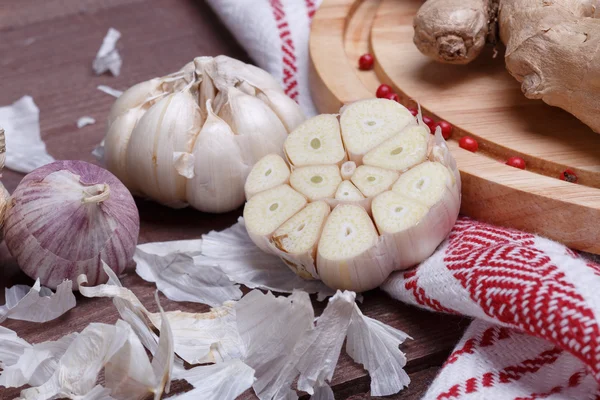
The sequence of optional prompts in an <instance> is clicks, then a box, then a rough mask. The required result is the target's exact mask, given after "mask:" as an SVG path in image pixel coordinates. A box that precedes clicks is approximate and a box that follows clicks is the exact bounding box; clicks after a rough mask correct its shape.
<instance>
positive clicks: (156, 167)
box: [104, 56, 305, 213]
mask: <svg viewBox="0 0 600 400" xmlns="http://www.w3.org/2000/svg"><path fill="white" fill-rule="evenodd" d="M304 119H305V117H304V115H303V113H302V112H301V110H300V108H299V106H298V105H297V104H296V103H295V102H294V101H293V100H291V99H290V98H289V97H287V96H286V95H285V94H284V92H283V90H282V89H281V87H280V86H279V85H278V83H277V82H276V81H275V79H274V78H273V77H272V76H270V75H269V74H268V73H267V72H265V71H263V70H261V69H259V68H257V67H254V66H252V65H248V64H244V63H242V62H240V61H238V60H234V59H231V58H229V57H226V56H218V57H214V58H213V57H197V58H196V59H194V61H193V62H190V63H188V64H186V65H185V66H184V67H183V68H182V69H181V70H180V71H178V72H175V73H173V74H170V75H167V76H164V77H161V78H154V79H151V80H149V81H146V82H142V83H139V84H137V85H134V86H132V87H131V88H130V89H129V90H127V91H126V92H125V93H123V95H122V96H120V97H119V98H118V99H117V101H115V103H114V105H113V107H112V109H111V111H110V115H109V122H108V129H107V134H106V137H105V140H104V156H105V161H106V165H107V167H108V169H109V170H110V171H111V172H113V173H114V174H115V175H116V176H117V177H118V178H119V179H120V180H121V181H123V182H124V183H125V185H126V186H127V187H128V188H129V189H130V190H131V191H132V192H134V193H135V194H138V195H140V196H145V197H149V198H151V199H153V200H155V201H157V202H159V203H161V204H165V205H167V206H170V207H174V208H178V207H185V206H187V205H191V206H192V207H194V208H196V209H198V210H200V211H204V212H213V213H221V212H227V211H231V210H234V209H236V208H237V207H239V206H240V205H242V204H243V202H244V199H245V194H244V182H245V180H246V177H247V176H248V174H249V172H250V168H251V167H252V165H254V164H255V163H256V162H257V161H258V160H259V159H260V158H262V157H263V156H265V155H267V154H269V153H277V154H280V155H283V143H284V141H285V139H286V137H287V134H288V133H289V132H290V131H291V130H293V129H295V128H296V126H297V125H299V124H300V123H302V122H303V121H304Z"/></svg>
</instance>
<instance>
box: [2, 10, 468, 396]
mask: <svg viewBox="0 0 600 400" xmlns="http://www.w3.org/2000/svg"><path fill="white" fill-rule="evenodd" d="M109 27H114V28H116V29H118V30H120V31H121V33H122V34H123V36H122V38H121V40H120V41H119V43H118V48H119V50H120V52H121V55H122V57H123V68H122V71H121V75H120V76H119V77H116V78H115V77H112V76H108V75H105V76H100V77H97V76H95V75H94V74H93V71H92V69H91V63H92V60H93V58H94V56H95V53H96V51H97V50H98V48H99V46H100V43H101V41H102V38H103V37H104V35H105V34H106V31H107V30H108V28H109ZM0 37H1V40H0V105H6V104H10V103H12V102H14V101H15V100H17V99H19V98H20V97H21V96H23V95H26V94H29V95H31V96H32V97H33V98H34V100H35V102H36V104H37V105H38V107H39V108H40V120H41V131H42V137H43V139H44V141H45V142H46V145H47V147H48V151H49V153H50V154H51V155H52V156H54V157H55V158H57V159H80V160H85V161H90V162H95V160H94V159H93V157H92V156H91V151H92V149H93V148H94V146H95V145H96V144H97V143H99V141H100V140H101V139H102V137H103V135H104V130H105V123H104V121H105V118H106V116H107V114H108V110H109V108H110V106H111V104H112V102H113V101H114V99H113V98H112V97H110V96H108V95H106V94H104V93H101V92H99V91H98V90H97V89H96V86H97V85H100V84H103V85H108V86H111V87H114V88H116V89H121V90H124V89H126V88H127V87H129V86H130V85H132V84H134V83H136V82H139V81H141V80H145V79H149V78H152V77H154V76H160V75H164V74H166V73H169V72H172V71H174V70H177V69H179V68H180V67H181V66H182V65H183V64H185V63H186V62H188V61H190V60H191V59H192V58H193V57H195V56H199V55H217V54H226V55H229V56H231V57H236V58H239V59H242V60H244V61H247V62H248V61H249V60H248V58H247V56H246V54H245V53H244V52H243V50H242V49H240V47H239V46H238V45H237V44H236V43H235V41H234V40H233V38H232V37H231V36H230V35H229V34H228V33H227V31H226V29H225V28H224V27H223V26H222V25H221V24H220V23H219V21H218V18H217V17H216V16H215V15H214V13H212V11H211V10H210V8H209V7H208V6H207V5H205V4H204V3H203V2H201V1H187V0H186V1H183V0H182V1H177V2H174V1H172V0H110V1H102V2H98V1H91V0H89V1H88V0H86V1H80V0H61V1H58V0H52V1H51V0H48V1H46V2H39V1H35V0H3V2H2V7H1V8H0ZM82 116H91V117H93V118H95V119H96V120H97V121H98V122H97V123H96V124H95V125H90V126H86V127H84V128H82V129H77V127H76V121H77V119H78V118H79V117H82ZM8 151H10V148H9V149H8ZM21 178H22V175H20V174H17V173H14V172H12V171H7V170H5V171H4V173H3V178H2V182H3V183H4V184H5V186H6V187H7V188H8V190H9V191H11V192H12V191H13V190H14V188H15V187H16V186H17V184H18V183H19V181H20V179H21ZM137 205H138V208H139V211H140V215H141V232H140V243H143V242H149V241H162V240H173V239H187V238H197V237H199V236H200V235H202V234H203V233H206V232H208V231H210V230H213V229H217V230H220V229H224V228H226V227H228V226H230V225H232V224H233V223H235V221H236V220H237V218H238V216H239V215H241V210H237V211H235V212H231V213H228V214H223V215H212V214H203V213H200V212H197V211H194V210H191V209H184V210H171V209H168V208H165V207H161V206H159V205H156V204H154V203H152V202H149V201H144V200H137ZM3 253H4V257H3V258H1V259H2V260H3V261H2V264H1V267H0V296H1V297H0V298H3V291H4V288H5V287H9V286H11V285H13V284H16V283H28V284H31V280H30V279H29V278H27V277H26V276H24V275H23V274H20V273H18V272H16V273H15V266H14V265H13V263H11V262H10V260H7V259H6V254H5V251H4V252H3V251H2V249H1V247H0V255H2V254H3ZM123 283H124V285H125V286H127V287H129V288H130V289H131V290H133V291H134V292H135V293H136V295H138V296H139V298H140V300H141V301H142V302H143V303H144V304H145V305H146V306H147V307H148V308H149V309H150V310H153V311H156V306H155V305H154V301H153V295H154V291H155V286H154V284H151V283H147V282H144V281H143V280H142V279H140V278H139V277H138V276H137V275H136V274H135V273H133V272H131V271H130V272H128V273H127V275H126V276H125V277H124V278H123ZM77 301H78V303H77V307H76V308H75V309H73V310H71V311H69V312H68V313H67V314H65V315H64V316H62V317H61V318H59V319H57V320H55V321H51V322H48V323H45V324H34V323H27V322H22V321H14V320H8V321H6V322H5V323H3V324H2V325H3V326H6V327H7V328H10V329H13V330H15V331H16V332H17V333H18V334H19V335H20V336H21V337H23V338H24V339H26V340H28V341H30V342H32V343H38V342H42V341H46V340H55V339H57V338H59V337H61V336H63V335H65V334H67V333H69V332H77V331H81V330H82V329H83V328H84V327H85V326H87V325H88V324H89V323H91V322H106V323H114V322H115V321H116V320H117V318H118V314H117V312H116V310H115V309H114V307H113V306H112V303H111V302H110V300H108V299H86V298H82V297H81V296H77ZM161 301H162V304H163V306H164V308H165V309H166V310H178V309H179V310H184V311H191V312H201V311H206V310H207V309H208V308H207V307H206V306H204V305H199V304H194V303H185V302H172V301H169V300H168V299H166V298H165V297H164V296H162V295H161ZM0 302H2V301H0ZM314 306H315V308H316V310H317V312H321V311H322V309H323V304H322V303H318V302H316V301H314ZM361 309H362V310H363V312H364V313H365V314H366V315H368V316H370V317H373V318H376V319H378V320H380V321H383V322H385V323H388V324H390V325H391V326H394V327H397V328H400V329H402V330H404V331H406V332H407V333H409V334H410V335H411V336H412V337H413V338H414V340H412V341H408V342H407V343H406V344H405V345H404V346H403V350H404V351H405V352H406V353H407V357H408V359H409V361H408V365H407V371H408V372H409V375H410V376H411V379H412V383H411V386H410V388H409V389H407V390H405V391H403V392H401V393H400V394H398V395H395V396H391V397H390V398H393V399H403V400H408V399H418V398H420V397H421V396H422V394H423V393H424V391H425V390H426V388H427V386H428V384H429V382H430V381H431V379H433V377H434V376H435V374H436V372H437V370H438V369H439V367H440V365H441V364H442V363H443V361H444V360H445V357H446V356H447V354H448V353H449V351H450V350H451V348H452V347H453V345H454V344H455V343H456V341H457V340H458V339H459V337H460V336H461V334H462V332H463V331H464V329H465V327H466V326H467V324H468V320H466V319H464V318H459V317H455V316H449V315H439V314H433V313H429V312H426V311H422V310H418V309H416V308H413V307H410V306H406V305H403V304H401V303H399V302H396V301H393V300H391V299H390V298H389V297H387V296H386V295H385V294H383V293H382V292H379V291H373V292H369V293H366V294H365V300H364V303H363V304H362V305H361ZM332 387H333V390H334V392H335V393H336V398H337V399H345V398H353V399H364V398H370V396H369V393H368V392H369V377H368V375H366V373H365V371H364V370H363V369H362V367H361V366H360V365H357V364H355V363H354V362H353V361H352V360H351V359H350V358H349V357H348V356H346V355H345V354H343V356H342V357H341V358H340V361H339V363H338V367H337V369H336V372H335V375H334V378H333V383H332ZM188 389H189V386H187V385H185V384H184V383H182V382H174V384H173V385H172V390H171V394H173V393H178V392H181V391H185V390H188ZM18 394H19V389H5V388H0V399H11V398H14V397H16V396H18ZM241 398H243V399H254V398H256V397H255V396H254V395H253V393H252V392H251V391H248V392H246V393H244V394H243V395H242V396H241Z"/></svg>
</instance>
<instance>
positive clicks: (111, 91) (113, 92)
mask: <svg viewBox="0 0 600 400" xmlns="http://www.w3.org/2000/svg"><path fill="white" fill-rule="evenodd" d="M96 89H98V90H99V91H101V92H104V93H106V94H108V95H111V96H112V97H116V98H119V97H121V95H122V94H123V91H122V90H118V89H113V88H111V87H110V86H106V85H98V86H97V87H96Z"/></svg>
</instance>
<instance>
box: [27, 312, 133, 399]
mask: <svg viewBox="0 0 600 400" xmlns="http://www.w3.org/2000/svg"><path fill="white" fill-rule="evenodd" d="M121 322H122V321H121ZM124 324H125V323H124V322H123V323H122V324H119V323H117V325H107V324H99V323H92V324H90V325H88V326H87V327H86V328H85V329H84V330H83V331H82V332H81V333H80V334H79V335H77V337H76V338H75V340H73V342H72V343H71V345H70V346H69V347H68V348H67V350H66V351H65V353H64V354H63V356H62V357H61V358H60V360H59V362H58V365H57V368H56V370H55V371H54V373H53V375H52V376H51V377H50V379H49V380H48V381H46V382H45V383H44V384H42V385H40V386H37V387H32V388H28V389H24V390H23V391H21V397H22V398H23V399H26V400H28V399H31V400H34V399H35V400H47V399H52V398H55V396H57V397H69V398H73V397H75V396H83V395H85V394H86V393H88V392H90V391H91V390H92V389H93V388H94V386H96V380H97V378H98V373H99V372H100V371H101V369H102V367H103V366H104V365H105V364H106V363H107V362H108V361H109V360H110V358H111V357H112V356H113V355H115V354H116V353H117V351H118V350H119V349H120V348H121V347H122V346H123V344H124V343H125V341H126V340H127V337H128V335H127V332H126V330H125V326H124Z"/></svg>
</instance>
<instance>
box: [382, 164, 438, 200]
mask: <svg viewBox="0 0 600 400" xmlns="http://www.w3.org/2000/svg"><path fill="white" fill-rule="evenodd" d="M447 186H450V173H449V171H448V168H446V167H445V166H444V165H442V164H440V163H438V162H431V161H427V162H424V163H422V164H419V165H417V166H416V167H414V168H412V169H410V170H409V171H407V172H405V173H404V174H402V175H401V176H400V179H398V181H397V182H396V183H395V184H394V186H393V188H392V190H393V191H395V192H397V193H400V194H402V195H404V196H406V197H410V198H413V199H415V200H418V201H421V202H422V203H423V204H426V205H428V206H429V207H431V206H433V205H434V204H436V203H437V202H439V201H440V200H441V199H442V197H443V196H444V194H445V192H446V187H447Z"/></svg>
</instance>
